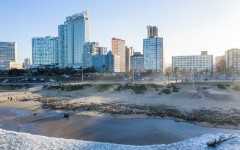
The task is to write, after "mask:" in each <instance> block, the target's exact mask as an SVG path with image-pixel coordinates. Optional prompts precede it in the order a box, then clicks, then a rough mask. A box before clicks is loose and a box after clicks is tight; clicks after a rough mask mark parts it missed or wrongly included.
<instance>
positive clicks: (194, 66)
mask: <svg viewBox="0 0 240 150" xmlns="http://www.w3.org/2000/svg"><path fill="white" fill-rule="evenodd" d="M174 67H178V68H179V69H180V70H196V71H207V72H212V71H213V56H212V55H208V54H207V51H202V52H201V55H190V56H173V57H172V68H174Z"/></svg>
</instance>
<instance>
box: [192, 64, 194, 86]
mask: <svg viewBox="0 0 240 150" xmlns="http://www.w3.org/2000/svg"><path fill="white" fill-rule="evenodd" d="M192 78H193V87H194V69H193V63H192Z"/></svg>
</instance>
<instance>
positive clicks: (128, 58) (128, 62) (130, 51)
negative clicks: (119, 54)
mask: <svg viewBox="0 0 240 150" xmlns="http://www.w3.org/2000/svg"><path fill="white" fill-rule="evenodd" d="M125 49H126V58H125V59H126V72H129V71H130V70H131V56H132V55H133V53H134V49H133V47H129V48H128V47H127V46H126V48H125Z"/></svg>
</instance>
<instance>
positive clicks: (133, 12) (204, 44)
mask: <svg viewBox="0 0 240 150" xmlns="http://www.w3.org/2000/svg"><path fill="white" fill-rule="evenodd" d="M82 11H89V12H90V13H91V18H90V40H91V41H96V42H100V45H101V46H106V47H108V49H111V38H112V37H117V38H122V39H125V40H126V45H127V46H133V47H134V48H135V49H136V51H142V43H143V38H145V37H146V36H147V29H146V26H147V25H155V26H158V28H159V30H160V32H161V33H162V36H163V38H164V50H165V54H166V61H167V63H170V62H171V56H172V55H174V56H176V55H189V54H200V51H202V50H208V51H209V53H210V54H213V55H214V56H217V55H223V54H224V51H225V50H227V49H230V48H240V0H198V1H197V0H0V18H1V21H0V41H16V42H17V43H18V60H19V61H23V59H24V58H26V57H29V58H31V38H32V37H40V36H47V35H51V36H57V27H58V25H59V24H62V23H63V22H64V21H65V18H66V17H67V16H70V15H73V14H75V13H80V12H82Z"/></svg>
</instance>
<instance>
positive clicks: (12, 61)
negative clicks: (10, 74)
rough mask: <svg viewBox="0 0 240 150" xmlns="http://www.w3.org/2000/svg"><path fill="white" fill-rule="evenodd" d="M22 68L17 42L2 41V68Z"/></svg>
mask: <svg viewBox="0 0 240 150" xmlns="http://www.w3.org/2000/svg"><path fill="white" fill-rule="evenodd" d="M12 68H16V69H21V68H22V67H21V64H20V63H18V62H17V43H16V42H0V70H9V69H12Z"/></svg>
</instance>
